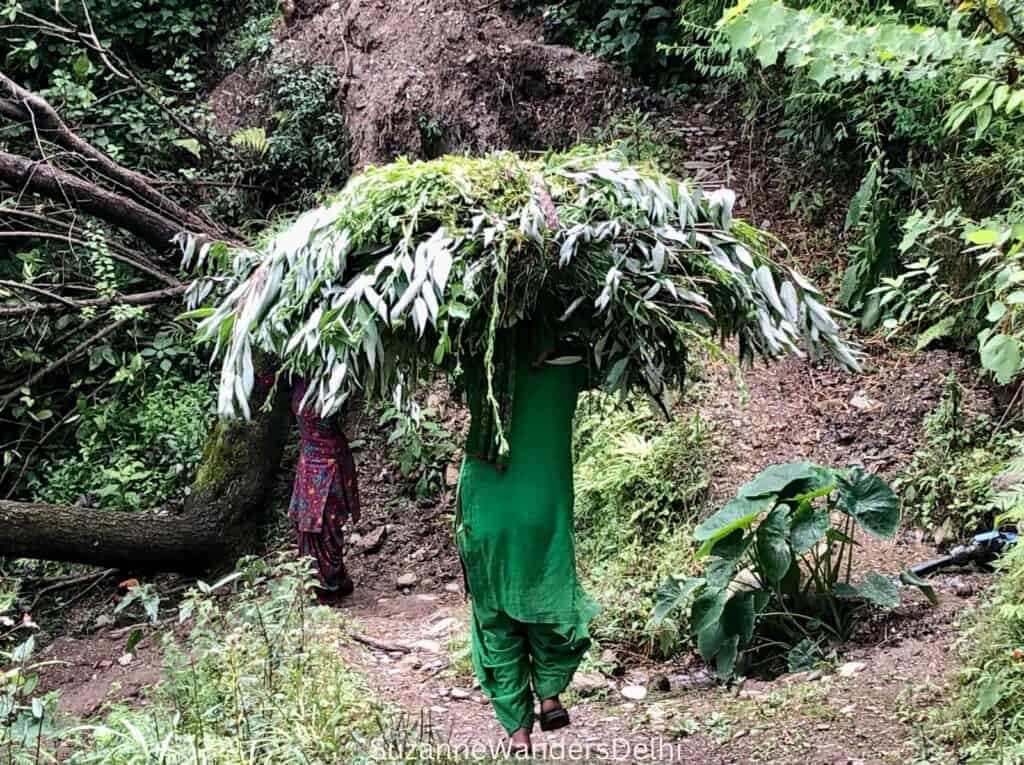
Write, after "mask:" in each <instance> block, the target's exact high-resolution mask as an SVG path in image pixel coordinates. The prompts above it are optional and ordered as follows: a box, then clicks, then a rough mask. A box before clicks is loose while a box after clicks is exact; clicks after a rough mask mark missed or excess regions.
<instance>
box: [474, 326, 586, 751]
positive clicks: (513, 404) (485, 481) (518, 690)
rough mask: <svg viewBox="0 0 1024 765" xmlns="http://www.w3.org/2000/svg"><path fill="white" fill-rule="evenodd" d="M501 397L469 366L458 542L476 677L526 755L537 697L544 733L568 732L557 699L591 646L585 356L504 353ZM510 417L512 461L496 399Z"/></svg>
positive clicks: (553, 344) (528, 341) (536, 350)
mask: <svg viewBox="0 0 1024 765" xmlns="http://www.w3.org/2000/svg"><path fill="white" fill-rule="evenodd" d="M498 348H499V350H498V353H497V354H496V355H498V356H500V362H499V363H496V364H495V369H496V370H499V371H500V372H501V374H500V379H501V385H502V386H503V387H504V390H500V391H497V392H495V391H494V390H493V388H492V387H489V386H488V382H487V378H486V375H485V374H484V373H483V367H482V365H479V364H470V365H468V370H467V373H466V381H465V384H466V389H467V398H468V402H469V407H470V411H471V414H472V424H471V427H470V431H469V437H468V440H467V443H466V456H465V459H464V461H463V465H462V473H461V475H460V481H459V495H460V496H459V520H458V522H457V526H456V538H457V541H458V546H459V553H460V556H461V558H462V562H463V566H464V570H465V574H466V585H467V589H468V591H469V595H470V598H471V601H472V657H473V667H474V669H475V671H476V675H477V678H478V679H479V681H480V685H481V687H482V688H483V689H484V691H485V692H486V693H487V695H488V696H489V697H490V700H491V703H492V704H493V706H494V710H495V713H496V714H497V716H498V720H499V721H500V723H501V725H502V727H504V728H505V730H506V731H507V732H508V733H509V734H510V735H511V737H512V744H513V746H515V747H516V748H517V749H521V750H528V749H529V747H530V732H531V730H532V728H533V723H534V697H536V698H537V699H539V700H540V724H541V729H542V730H555V729H557V728H561V727H564V726H565V725H568V724H569V715H568V712H566V711H565V709H564V708H563V707H562V705H561V703H560V702H559V699H558V696H559V694H560V693H562V691H564V690H565V688H566V687H567V686H568V684H569V682H570V681H571V680H572V676H573V674H574V673H575V671H576V668H577V667H578V666H579V663H580V660H581V659H582V658H583V654H584V653H585V652H586V650H587V647H588V646H589V645H590V635H589V633H588V632H587V622H589V621H590V619H591V618H592V617H593V616H594V614H595V613H596V611H597V607H596V605H595V604H594V603H593V601H591V600H590V599H589V598H588V597H587V596H586V594H585V593H584V592H583V590H582V588H581V587H580V586H579V583H578V581H577V577H576V559H575V546H574V542H573V482H572V448H571V447H572V420H573V413H574V412H575V410H576V399H577V396H578V394H579V392H580V391H581V389H582V388H583V387H584V384H585V382H586V380H587V371H586V368H585V366H584V365H583V364H582V363H580V361H581V357H580V356H579V355H572V356H569V355H566V354H567V353H568V352H567V351H566V349H565V348H564V347H563V346H562V345H561V344H560V343H559V341H558V339H557V338H556V336H555V335H554V333H552V332H550V331H546V330H542V329H541V328H540V325H538V324H533V325H522V324H521V325H519V328H518V331H516V330H509V331H506V332H505V333H503V336H502V337H501V338H500V342H499V343H498ZM495 395H498V396H500V399H501V400H502V403H503V404H504V405H505V406H506V407H507V408H506V411H507V413H508V414H507V416H506V419H507V423H506V425H505V428H504V431H505V436H506V438H507V439H508V449H507V452H506V453H505V454H503V455H502V456H500V457H499V456H498V454H496V453H495V450H494V449H493V448H492V447H493V443H494V439H493V438H492V435H493V433H494V425H495V423H494V416H493V413H492V408H491V402H490V399H491V398H492V397H493V396H495Z"/></svg>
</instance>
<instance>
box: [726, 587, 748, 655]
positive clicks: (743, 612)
mask: <svg viewBox="0 0 1024 765" xmlns="http://www.w3.org/2000/svg"><path fill="white" fill-rule="evenodd" d="M722 629H723V630H724V631H725V633H726V634H727V635H739V636H740V642H741V643H743V644H744V645H746V644H747V643H749V642H750V641H751V639H753V637H754V593H752V592H743V593H740V594H738V595H733V596H732V598H730V599H729V602H728V603H726V604H725V608H724V609H723V611H722Z"/></svg>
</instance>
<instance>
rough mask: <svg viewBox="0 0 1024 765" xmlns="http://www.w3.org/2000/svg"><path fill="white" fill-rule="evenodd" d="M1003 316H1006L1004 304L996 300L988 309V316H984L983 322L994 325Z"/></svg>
mask: <svg viewBox="0 0 1024 765" xmlns="http://www.w3.org/2000/svg"><path fill="white" fill-rule="evenodd" d="M1004 316H1006V304H1005V303H1002V302H1000V301H998V300H997V301H996V302H994V303H993V304H992V305H990V306H989V307H988V314H986V316H985V321H988V322H992V323H995V322H997V321H999V320H1000V319H1001V318H1003V317H1004Z"/></svg>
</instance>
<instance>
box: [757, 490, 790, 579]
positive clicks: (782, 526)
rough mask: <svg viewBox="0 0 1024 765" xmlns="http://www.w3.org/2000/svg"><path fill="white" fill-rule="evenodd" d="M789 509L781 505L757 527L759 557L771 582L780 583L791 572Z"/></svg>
mask: <svg viewBox="0 0 1024 765" xmlns="http://www.w3.org/2000/svg"><path fill="white" fill-rule="evenodd" d="M789 528H790V518H789V508H788V507H786V506H784V505H780V506H778V507H776V508H775V509H774V510H772V511H771V512H770V513H769V514H768V517H767V518H765V519H764V522H763V523H762V524H761V525H760V526H758V527H757V531H756V532H755V533H756V537H757V541H756V543H755V544H756V546H757V557H758V559H759V561H760V564H761V568H762V569H763V571H764V575H765V577H767V579H768V581H769V582H778V581H779V580H781V579H782V577H784V576H785V575H786V572H787V571H789V566H790V564H791V563H792V562H793V553H792V552H791V551H790V549H789Z"/></svg>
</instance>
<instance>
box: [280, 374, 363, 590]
mask: <svg viewBox="0 0 1024 765" xmlns="http://www.w3.org/2000/svg"><path fill="white" fill-rule="evenodd" d="M306 390H307V386H306V381H305V380H298V381H297V383H296V385H295V388H294V390H293V391H292V413H293V414H294V415H295V419H296V421H297V422H298V425H299V436H300V438H301V443H300V447H299V463H298V465H297V466H296V469H295V485H294V488H293V490H292V501H291V506H290V507H289V508H288V517H289V518H290V519H291V521H292V524H293V525H294V527H295V533H296V537H297V539H298V544H299V554H300V555H303V556H308V557H310V558H312V559H313V561H314V564H315V567H316V572H317V577H318V578H319V580H320V586H319V587H317V588H316V595H317V599H318V600H319V601H320V603H322V604H325V605H330V604H333V603H337V602H339V601H340V600H341V599H342V598H343V597H345V596H346V595H351V594H352V590H353V584H352V579H351V578H350V577H349V575H348V572H347V571H346V570H345V561H344V534H343V533H342V526H343V525H344V524H345V523H346V522H347V521H350V522H352V523H358V522H359V489H358V486H357V485H356V465H355V460H354V459H353V457H352V450H351V449H349V446H348V441H347V440H346V439H345V436H344V435H343V434H342V432H341V428H340V422H339V418H337V417H333V418H327V419H324V418H321V417H320V416H319V415H318V414H317V413H316V407H315V406H314V405H313V404H312V403H308V404H307V405H306V407H305V408H302V407H301V404H302V399H303V398H304V397H305V395H306Z"/></svg>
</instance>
